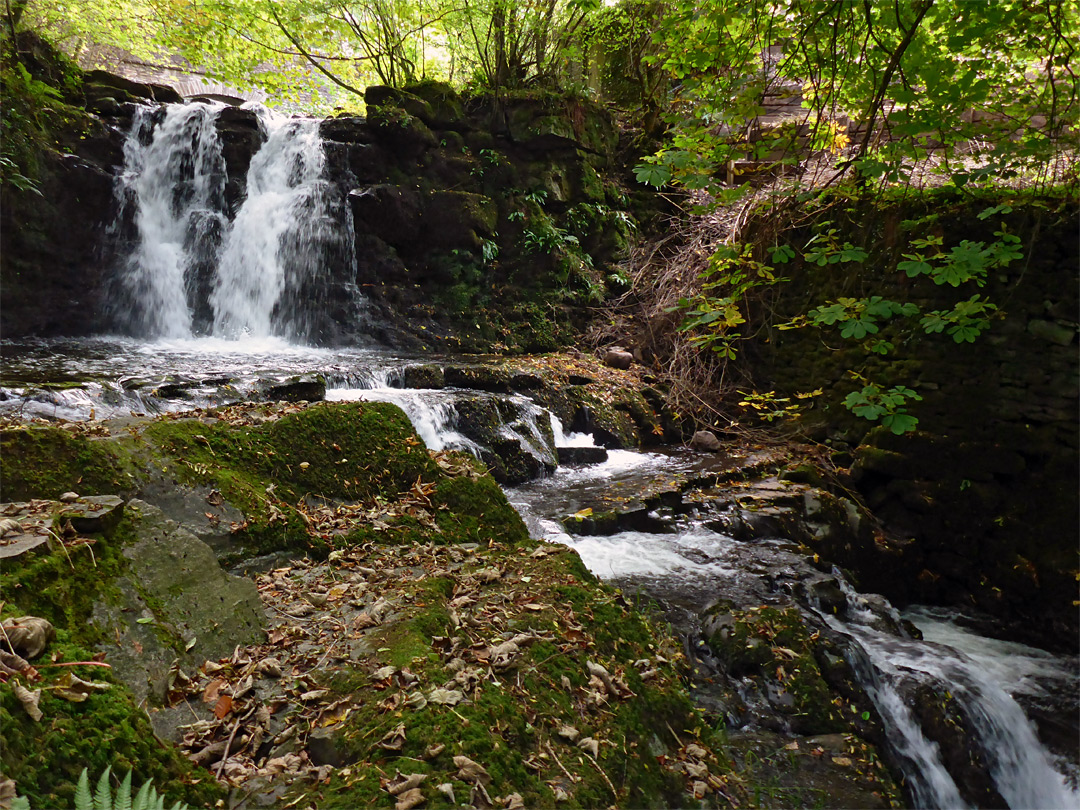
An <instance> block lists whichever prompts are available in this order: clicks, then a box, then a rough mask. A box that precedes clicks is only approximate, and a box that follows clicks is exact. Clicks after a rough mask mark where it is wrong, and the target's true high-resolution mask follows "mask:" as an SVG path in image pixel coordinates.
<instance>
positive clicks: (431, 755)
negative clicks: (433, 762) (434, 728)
mask: <svg viewBox="0 0 1080 810" xmlns="http://www.w3.org/2000/svg"><path fill="white" fill-rule="evenodd" d="M445 750H446V746H445V745H443V744H442V743H435V744H434V745H429V746H428V747H427V748H426V749H424V759H435V757H437V756H438V755H439V754H441V753H442V752H443V751H445Z"/></svg>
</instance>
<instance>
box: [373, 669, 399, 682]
mask: <svg viewBox="0 0 1080 810" xmlns="http://www.w3.org/2000/svg"><path fill="white" fill-rule="evenodd" d="M396 672H397V667H383V668H382V669H377V670H375V671H374V672H372V673H371V679H372V680H373V681H385V680H387V679H388V678H393V677H394V674H395V673H396Z"/></svg>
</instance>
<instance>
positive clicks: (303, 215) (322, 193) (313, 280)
mask: <svg viewBox="0 0 1080 810" xmlns="http://www.w3.org/2000/svg"><path fill="white" fill-rule="evenodd" d="M260 121H261V123H262V125H263V126H264V127H265V128H266V132H267V138H266V142H265V144H264V145H263V147H262V149H260V150H259V151H258V153H257V154H256V155H255V157H254V158H253V159H252V161H251V167H250V168H249V170H248V177H247V197H246V198H245V199H244V202H243V204H242V205H241V206H240V210H239V211H238V212H237V214H236V219H235V220H234V221H233V224H232V229H231V230H230V231H229V234H228V237H227V238H226V240H225V246H224V248H223V250H222V255H221V261H220V263H219V265H218V271H217V276H216V278H215V280H214V288H213V292H212V293H211V295H210V304H211V307H212V309H213V312H214V322H213V332H214V334H215V335H219V336H225V337H230V338H237V337H242V336H252V337H267V336H269V335H282V336H292V335H297V336H306V335H307V334H308V332H309V331H310V328H311V324H310V323H309V322H308V320H307V319H306V318H305V316H304V314H303V307H302V306H301V302H300V300H299V299H300V296H301V295H302V294H304V293H307V294H308V295H315V296H319V293H320V292H322V297H325V286H326V283H327V281H328V280H327V279H325V278H324V276H325V271H326V270H327V264H326V262H325V261H324V259H325V257H324V256H323V255H322V250H321V248H322V246H323V245H325V244H327V243H333V242H334V241H336V237H335V233H334V232H335V231H336V230H337V229H338V227H339V226H338V223H337V221H336V220H335V219H334V217H333V216H332V214H331V212H330V210H329V201H330V194H329V191H328V187H329V183H328V182H327V181H326V180H325V179H324V178H323V168H324V164H325V157H324V155H323V148H322V139H321V138H320V137H319V126H318V124H319V122H318V121H316V120H313V119H299V120H294V119H285V118H279V117H276V116H273V115H271V114H269V112H267V111H262V114H261V116H260ZM307 303H308V304H309V305H312V304H314V305H315V306H318V302H317V301H308V302H307Z"/></svg>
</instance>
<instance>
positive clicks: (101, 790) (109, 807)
mask: <svg viewBox="0 0 1080 810" xmlns="http://www.w3.org/2000/svg"><path fill="white" fill-rule="evenodd" d="M110 770H112V769H111V768H106V769H105V770H104V771H102V773H101V778H100V779H98V783H97V789H96V790H95V791H94V810H113V804H112V789H111V788H110V787H109V771H110Z"/></svg>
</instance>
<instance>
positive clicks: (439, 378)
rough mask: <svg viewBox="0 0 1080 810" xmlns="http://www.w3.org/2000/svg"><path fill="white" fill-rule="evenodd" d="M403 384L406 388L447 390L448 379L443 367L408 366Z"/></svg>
mask: <svg viewBox="0 0 1080 810" xmlns="http://www.w3.org/2000/svg"><path fill="white" fill-rule="evenodd" d="M401 383H402V387H404V388H445V387H446V378H445V376H444V374H443V369H442V366H437V365H435V364H434V363H428V364H426V365H423V366H406V368H405V371H404V372H403V374H402V381H401Z"/></svg>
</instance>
